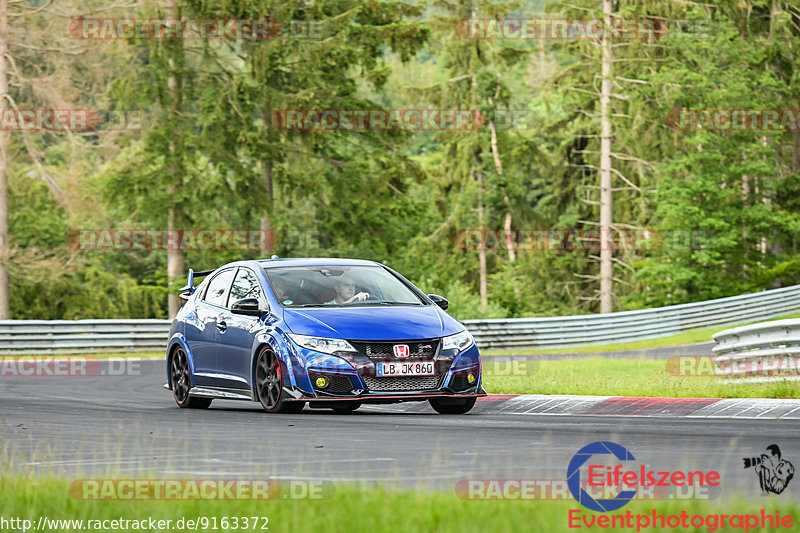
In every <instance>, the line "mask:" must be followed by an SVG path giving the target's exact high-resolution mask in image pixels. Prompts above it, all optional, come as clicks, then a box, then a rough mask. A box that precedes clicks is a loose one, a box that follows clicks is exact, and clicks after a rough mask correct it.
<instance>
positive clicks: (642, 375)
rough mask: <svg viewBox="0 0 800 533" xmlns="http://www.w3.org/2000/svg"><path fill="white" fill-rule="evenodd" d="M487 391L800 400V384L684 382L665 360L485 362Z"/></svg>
mask: <svg viewBox="0 0 800 533" xmlns="http://www.w3.org/2000/svg"><path fill="white" fill-rule="evenodd" d="M483 386H484V388H485V389H486V390H487V391H488V392H490V393H494V394H586V395H598V396H647V397H667V398H800V381H779V382H771V383H724V380H723V378H721V377H710V376H705V377H680V376H676V375H673V374H672V373H670V371H669V370H668V363H667V361H666V360H653V359H643V358H638V359H602V358H599V357H598V358H588V359H564V360H561V361H536V360H533V361H509V360H504V361H497V360H494V359H491V358H488V359H487V360H485V361H484V376H483Z"/></svg>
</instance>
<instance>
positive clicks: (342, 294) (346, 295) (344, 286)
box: [325, 276, 369, 305]
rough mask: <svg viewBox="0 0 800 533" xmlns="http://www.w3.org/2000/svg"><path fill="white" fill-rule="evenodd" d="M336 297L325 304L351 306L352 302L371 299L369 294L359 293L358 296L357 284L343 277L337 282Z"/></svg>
mask: <svg viewBox="0 0 800 533" xmlns="http://www.w3.org/2000/svg"><path fill="white" fill-rule="evenodd" d="M335 288H336V297H335V298H334V299H333V300H330V301H328V302H325V305H331V304H338V305H341V304H349V303H351V302H363V301H364V300H366V299H367V298H369V293H368V292H359V293H358V294H356V293H355V292H356V283H355V281H353V280H352V279H351V278H349V277H346V276H342V277H341V278H340V279H339V280H338V281H337V282H336V287H335Z"/></svg>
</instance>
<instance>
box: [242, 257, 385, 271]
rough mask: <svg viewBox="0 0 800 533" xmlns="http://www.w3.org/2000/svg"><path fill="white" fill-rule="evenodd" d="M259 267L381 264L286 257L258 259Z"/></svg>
mask: <svg viewBox="0 0 800 533" xmlns="http://www.w3.org/2000/svg"><path fill="white" fill-rule="evenodd" d="M258 264H259V266H260V267H261V268H278V267H302V266H381V264H380V263H377V262H375V261H368V260H366V259H342V258H339V257H290V258H286V259H260V260H259V261H258Z"/></svg>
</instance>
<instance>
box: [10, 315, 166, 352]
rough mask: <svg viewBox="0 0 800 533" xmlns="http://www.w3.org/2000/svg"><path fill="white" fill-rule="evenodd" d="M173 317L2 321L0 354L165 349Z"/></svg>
mask: <svg viewBox="0 0 800 533" xmlns="http://www.w3.org/2000/svg"><path fill="white" fill-rule="evenodd" d="M169 327H170V321H169V320H155V319H151V320H142V319H108V320H0V355H9V354H19V355H22V354H48V353H64V354H67V353H83V354H85V353H91V352H128V351H138V352H142V351H150V352H157V351H161V350H164V349H165V347H166V344H167V336H168V335H169Z"/></svg>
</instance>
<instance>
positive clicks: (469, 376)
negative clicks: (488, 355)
mask: <svg viewBox="0 0 800 533" xmlns="http://www.w3.org/2000/svg"><path fill="white" fill-rule="evenodd" d="M467 383H469V384H470V385H472V384H473V383H475V374H473V373H472V372H470V373H469V374H467Z"/></svg>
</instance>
